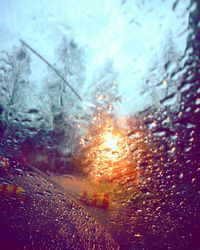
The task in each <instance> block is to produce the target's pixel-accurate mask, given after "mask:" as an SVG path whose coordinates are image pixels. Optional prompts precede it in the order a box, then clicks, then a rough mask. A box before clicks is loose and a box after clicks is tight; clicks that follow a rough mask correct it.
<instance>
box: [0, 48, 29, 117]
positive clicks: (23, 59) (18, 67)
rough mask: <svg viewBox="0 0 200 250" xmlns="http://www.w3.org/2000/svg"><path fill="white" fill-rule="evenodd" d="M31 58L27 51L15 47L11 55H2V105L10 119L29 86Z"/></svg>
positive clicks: (0, 74) (0, 61)
mask: <svg viewBox="0 0 200 250" xmlns="http://www.w3.org/2000/svg"><path fill="white" fill-rule="evenodd" d="M30 73H31V71H30V57H29V55H28V53H27V51H26V49H25V48H24V47H23V46H21V47H14V48H13V50H12V52H11V53H8V52H6V51H3V52H1V54H0V86H1V87H0V105H1V106H2V107H3V109H4V111H5V112H4V114H5V115H6V117H7V118H8V116H9V114H11V115H13V114H14V113H15V112H16V106H17V105H19V103H20V102H22V101H23V97H22V95H23V92H24V90H25V88H26V87H27V86H28V85H29V81H28V77H29V74H30Z"/></svg>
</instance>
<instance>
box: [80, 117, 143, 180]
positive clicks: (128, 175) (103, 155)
mask: <svg viewBox="0 0 200 250" xmlns="http://www.w3.org/2000/svg"><path fill="white" fill-rule="evenodd" d="M120 125H121V122H120ZM134 143H135V142H133V139H130V138H129V137H128V136H127V129H125V128H123V127H120V126H118V124H117V122H116V120H115V118H113V117H111V116H105V117H103V119H102V117H100V116H99V113H97V115H96V116H94V118H93V123H92V124H91V126H90V127H89V129H88V132H87V133H86V134H85V135H84V137H82V138H81V139H80V141H79V150H80V151H79V153H78V156H77V159H76V160H77V162H76V164H77V165H79V167H80V168H81V170H82V171H83V172H84V173H85V174H86V175H87V176H88V178H89V180H90V181H91V182H93V183H94V184H99V183H115V184H116V183H120V182H121V183H122V182H124V181H126V180H127V181H128V180H131V182H134V183H137V181H138V168H137V164H136V161H135V159H134V157H133V155H132V152H131V150H132V147H133V144H134Z"/></svg>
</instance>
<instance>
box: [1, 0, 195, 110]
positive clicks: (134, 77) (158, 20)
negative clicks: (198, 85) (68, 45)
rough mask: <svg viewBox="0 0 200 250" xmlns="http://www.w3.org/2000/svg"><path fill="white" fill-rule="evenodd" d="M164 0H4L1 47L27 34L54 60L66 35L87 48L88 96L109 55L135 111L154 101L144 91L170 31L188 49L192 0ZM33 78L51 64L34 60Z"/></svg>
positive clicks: (125, 101)
mask: <svg viewBox="0 0 200 250" xmlns="http://www.w3.org/2000/svg"><path fill="white" fill-rule="evenodd" d="M173 3H174V1H172V0H168V1H161V0H151V1H147V0H146V1H145V0H143V1H142V0H126V1H122V0H120V1H119V0H95V1H94V0H80V1H79V0H60V1H59V0H58V1H55V0H34V1H33V0H1V1H0V14H1V22H0V48H1V50H2V49H10V48H11V47H12V46H13V45H14V44H17V43H18V42H19V39H23V40H25V41H26V42H28V43H29V44H30V45H32V46H33V47H34V48H35V49H36V50H37V51H38V52H40V53H41V54H42V55H44V57H45V58H47V59H48V60H49V61H50V62H52V63H54V62H55V49H56V48H57V46H58V45H59V43H60V41H61V39H62V37H63V35H64V36H67V37H71V38H73V39H74V40H75V41H76V42H77V43H78V44H79V45H80V46H81V47H83V48H85V51H86V53H85V65H86V82H85V87H84V88H83V89H82V90H81V93H80V94H81V95H82V96H84V98H85V100H86V101H87V98H88V97H89V96H88V95H89V93H87V94H86V93H85V91H86V89H87V86H89V85H90V84H91V83H92V81H93V76H94V73H95V72H96V71H97V70H99V69H101V68H102V67H103V66H104V64H105V63H106V61H107V60H110V61H112V62H113V65H114V68H115V70H116V71H117V74H118V78H117V83H118V86H119V92H120V95H122V103H121V104H120V106H119V108H120V110H121V112H124V113H126V112H133V111H135V112H136V111H138V110H140V109H141V108H144V106H145V104H144V103H146V105H149V103H148V102H151V101H152V100H151V98H149V99H148V97H146V99H145V100H143V99H142V98H141V96H140V92H141V90H142V88H143V86H144V84H145V82H144V81H145V79H147V78H148V72H149V68H150V67H151V65H152V63H155V62H157V63H158V64H159V63H160V60H161V56H160V55H161V54H162V51H163V49H164V47H165V44H166V39H167V36H168V34H169V32H171V34H172V37H173V40H174V43H175V44H176V46H177V49H178V51H179V52H180V53H181V54H184V50H185V46H186V39H187V32H186V33H185V34H183V35H180V34H181V33H182V32H183V31H184V30H185V29H187V27H188V15H189V13H188V12H187V11H186V8H187V7H188V5H189V3H190V1H189V0H184V1H179V3H178V5H177V8H176V9H175V11H174V10H172V5H173ZM32 67H33V71H32V76H31V77H32V80H33V81H34V82H35V83H36V85H37V87H38V90H39V89H40V87H41V86H42V83H43V79H44V76H45V73H46V65H42V63H41V62H39V61H38V59H36V58H35V59H34V60H33V62H32Z"/></svg>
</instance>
